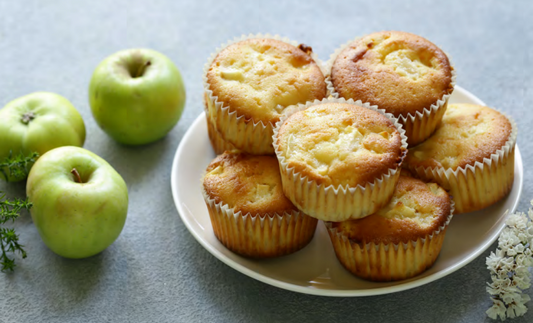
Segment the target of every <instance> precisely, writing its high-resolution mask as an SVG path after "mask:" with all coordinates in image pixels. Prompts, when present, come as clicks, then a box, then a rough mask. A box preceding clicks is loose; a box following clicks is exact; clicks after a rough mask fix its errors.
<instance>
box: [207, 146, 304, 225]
mask: <svg viewBox="0 0 533 323" xmlns="http://www.w3.org/2000/svg"><path fill="white" fill-rule="evenodd" d="M203 186H204V190H205V192H206V194H207V196H208V197H210V198H212V199H214V200H215V203H221V202H222V203H224V204H227V205H228V206H229V207H230V208H232V209H233V211H234V212H235V213H237V212H239V211H241V212H242V214H243V215H244V214H247V213H250V214H251V215H259V216H261V217H263V216H266V215H268V216H274V214H279V215H283V214H284V212H287V213H291V212H292V211H298V209H297V208H296V207H295V206H294V205H293V204H292V203H291V201H289V199H288V198H286V197H285V195H284V194H283V189H282V186H281V176H280V173H279V165H278V160H277V159H276V158H275V157H273V156H257V155H248V154H245V153H238V152H230V151H226V152H224V153H223V154H222V155H219V156H218V157H216V158H215V159H214V160H213V161H212V162H211V163H210V164H209V166H207V170H206V174H205V175H204V178H203Z"/></svg>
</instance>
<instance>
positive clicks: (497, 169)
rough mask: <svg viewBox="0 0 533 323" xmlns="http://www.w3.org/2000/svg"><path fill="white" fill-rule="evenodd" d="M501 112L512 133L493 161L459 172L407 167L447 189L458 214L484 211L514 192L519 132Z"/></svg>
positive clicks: (484, 161)
mask: <svg viewBox="0 0 533 323" xmlns="http://www.w3.org/2000/svg"><path fill="white" fill-rule="evenodd" d="M500 113H501V114H502V115H504V116H505V117H506V118H507V119H509V121H510V122H511V127H512V129H511V134H510V136H509V139H508V140H507V142H506V143H505V145H504V146H503V147H502V148H500V149H499V150H497V151H496V153H494V154H492V155H491V156H490V158H484V159H483V163H480V162H475V163H474V165H467V166H466V167H459V168H457V169H456V170H452V169H451V168H444V167H435V168H429V167H428V168H425V167H422V166H418V167H414V166H411V165H406V166H407V167H408V169H409V170H410V171H411V172H413V173H414V174H416V176H418V177H420V178H421V179H423V180H425V181H432V182H435V183H437V184H439V185H440V186H442V187H443V188H444V189H446V190H448V191H449V192H450V195H452V197H453V200H454V201H455V213H456V214H459V213H467V212H473V211H477V210H480V209H483V208H485V207H487V206H490V205H492V204H494V203H496V202H497V201H499V200H500V199H502V198H503V197H504V196H505V195H507V194H508V193H509V192H510V191H511V188H512V186H513V180H514V150H515V144H516V136H517V133H518V130H517V126H516V123H515V121H514V120H513V119H512V118H510V117H509V116H508V115H506V114H505V113H502V112H500Z"/></svg>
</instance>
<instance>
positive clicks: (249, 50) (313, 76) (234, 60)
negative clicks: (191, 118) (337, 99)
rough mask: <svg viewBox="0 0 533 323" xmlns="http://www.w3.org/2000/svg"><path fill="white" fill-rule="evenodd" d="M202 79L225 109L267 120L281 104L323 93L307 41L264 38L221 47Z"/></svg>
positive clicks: (322, 82)
mask: <svg viewBox="0 0 533 323" xmlns="http://www.w3.org/2000/svg"><path fill="white" fill-rule="evenodd" d="M308 52H309V54H308ZM207 83H208V84H209V88H210V89H211V90H212V91H213V96H216V97H218V101H219V102H222V103H223V105H224V106H226V107H229V109H230V112H233V111H237V114H238V115H244V116H245V118H246V119H253V120H254V121H255V122H259V121H263V123H264V124H266V123H267V122H270V123H272V125H274V124H275V123H276V122H277V121H278V120H279V117H280V114H281V112H282V111H283V109H284V108H285V107H287V106H289V105H294V104H298V103H305V102H307V101H313V100H315V99H317V100H321V99H323V98H324V97H325V96H326V93H327V89H326V82H325V80H324V75H323V74H322V71H321V70H320V68H319V66H318V65H317V64H316V62H315V61H314V60H313V58H312V57H311V55H310V47H308V46H305V45H300V48H298V47H295V46H293V45H290V44H288V43H285V42H283V41H279V40H275V39H267V38H265V39H249V40H245V41H241V42H238V43H235V44H232V45H230V46H228V47H226V48H225V49H223V50H222V51H221V52H220V53H219V54H218V55H217V56H216V57H215V60H214V61H213V63H212V64H211V67H210V68H209V70H208V72H207Z"/></svg>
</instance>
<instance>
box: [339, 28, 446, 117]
mask: <svg viewBox="0 0 533 323" xmlns="http://www.w3.org/2000/svg"><path fill="white" fill-rule="evenodd" d="M331 82H332V83H333V86H334V88H335V91H336V92H338V93H339V95H340V96H341V97H343V98H345V99H354V100H361V101H363V102H368V103H370V104H373V105H377V106H379V107H380V108H381V109H385V110H386V111H387V112H390V113H392V114H394V115H395V116H396V117H399V116H400V115H403V116H407V114H408V113H411V114H413V115H414V114H415V113H416V111H420V112H422V111H423V110H424V108H429V107H431V105H432V104H434V103H436V102H437V101H438V100H439V99H441V98H442V97H443V96H444V95H446V94H449V93H451V92H452V91H453V87H452V67H451V65H450V62H449V60H448V57H447V56H446V54H445V53H444V52H443V51H442V50H441V49H439V48H438V47H437V46H435V45H434V44H433V43H431V42H430V41H428V40H427V39H425V38H422V37H420V36H417V35H413V34H410V33H406V32H400V31H385V32H378V33H373V34H370V35H367V36H365V37H362V38H360V39H357V40H355V41H354V42H352V43H351V44H350V45H349V46H347V47H346V48H345V49H344V50H343V51H341V52H340V53H339V55H338V56H337V58H336V59H335V61H334V63H333V66H332V68H331Z"/></svg>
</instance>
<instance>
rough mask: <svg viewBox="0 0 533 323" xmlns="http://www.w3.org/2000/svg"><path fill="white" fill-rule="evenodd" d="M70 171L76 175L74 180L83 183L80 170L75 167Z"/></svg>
mask: <svg viewBox="0 0 533 323" xmlns="http://www.w3.org/2000/svg"><path fill="white" fill-rule="evenodd" d="M70 173H71V174H72V175H74V181H75V182H76V183H82V181H81V176H80V173H79V172H78V170H77V169H76V168H73V169H72V170H71V171H70Z"/></svg>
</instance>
